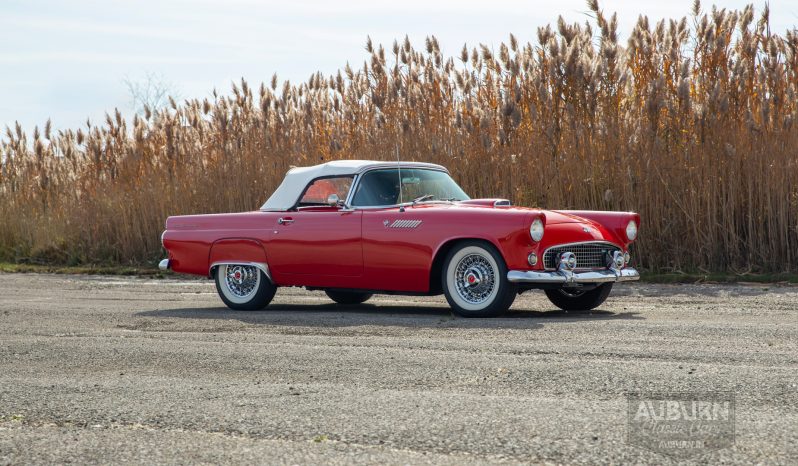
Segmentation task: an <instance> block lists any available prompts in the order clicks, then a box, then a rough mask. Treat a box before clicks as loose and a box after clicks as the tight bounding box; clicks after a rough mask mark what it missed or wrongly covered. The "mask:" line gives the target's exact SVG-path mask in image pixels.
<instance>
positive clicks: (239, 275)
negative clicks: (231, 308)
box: [224, 265, 258, 298]
mask: <svg viewBox="0 0 798 466" xmlns="http://www.w3.org/2000/svg"><path fill="white" fill-rule="evenodd" d="M224 283H225V285H226V286H227V289H228V290H229V291H230V293H232V294H233V295H235V296H237V297H239V298H246V297H247V296H250V295H251V294H253V293H254V292H255V290H256V289H257V285H258V268H257V267H255V266H252V265H230V266H227V271H226V272H225V276H224Z"/></svg>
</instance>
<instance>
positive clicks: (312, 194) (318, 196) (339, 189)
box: [297, 176, 353, 207]
mask: <svg viewBox="0 0 798 466" xmlns="http://www.w3.org/2000/svg"><path fill="white" fill-rule="evenodd" d="M352 180H353V177H352V176H341V177H335V178H319V179H317V180H315V181H313V182H312V183H310V185H309V186H308V187H307V189H305V192H304V193H303V194H302V197H301V198H300V199H299V204H298V205H297V207H308V206H326V205H327V198H328V197H330V195H331V194H335V195H337V196H338V198H339V199H341V200H344V199H346V196H347V194H349V189H350V188H351V187H352Z"/></svg>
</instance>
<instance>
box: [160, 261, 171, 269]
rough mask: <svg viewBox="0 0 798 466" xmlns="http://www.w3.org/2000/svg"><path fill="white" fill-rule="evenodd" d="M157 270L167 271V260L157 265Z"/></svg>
mask: <svg viewBox="0 0 798 466" xmlns="http://www.w3.org/2000/svg"><path fill="white" fill-rule="evenodd" d="M158 268H159V269H161V270H169V259H164V260H162V261H161V262H159V263H158Z"/></svg>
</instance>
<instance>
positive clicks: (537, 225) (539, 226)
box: [529, 218, 543, 242]
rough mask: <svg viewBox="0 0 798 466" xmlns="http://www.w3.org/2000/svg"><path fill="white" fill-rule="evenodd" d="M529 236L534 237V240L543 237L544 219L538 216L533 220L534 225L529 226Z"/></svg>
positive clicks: (536, 240)
mask: <svg viewBox="0 0 798 466" xmlns="http://www.w3.org/2000/svg"><path fill="white" fill-rule="evenodd" d="M529 236H531V237H532V241H534V242H538V241H540V240H542V239H543V220H541V219H539V218H536V219H535V220H533V221H532V225H530V226H529Z"/></svg>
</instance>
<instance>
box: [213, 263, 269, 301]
mask: <svg viewBox="0 0 798 466" xmlns="http://www.w3.org/2000/svg"><path fill="white" fill-rule="evenodd" d="M215 275H216V276H215V279H216V291H217V292H218V293H219V297H220V298H222V301H224V303H225V304H226V305H227V307H229V308H230V309H234V310H236V311H256V310H259V309H263V308H264V307H266V306H267V305H268V304H269V303H270V302H271V300H272V298H274V293H275V292H276V291H277V287H276V286H274V285H273V284H272V283H271V282H270V281H269V278H268V277H266V274H265V273H263V271H262V270H260V269H259V268H257V267H255V266H254V265H227V264H222V265H220V266H219V267H217V268H216V274H215Z"/></svg>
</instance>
